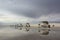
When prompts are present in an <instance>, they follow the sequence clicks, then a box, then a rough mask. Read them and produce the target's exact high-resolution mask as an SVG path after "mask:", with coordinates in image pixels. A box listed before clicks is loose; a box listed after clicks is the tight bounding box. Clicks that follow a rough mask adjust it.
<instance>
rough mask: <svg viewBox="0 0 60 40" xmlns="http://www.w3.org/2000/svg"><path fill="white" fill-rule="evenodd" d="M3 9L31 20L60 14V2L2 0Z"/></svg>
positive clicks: (53, 0)
mask: <svg viewBox="0 0 60 40" xmlns="http://www.w3.org/2000/svg"><path fill="white" fill-rule="evenodd" d="M0 1H1V4H2V5H1V7H0V8H3V9H7V10H9V11H12V12H15V14H17V15H20V14H22V15H24V16H27V17H31V18H38V17H40V16H42V15H49V14H52V13H53V14H56V13H57V14H58V13H60V0H5V1H4V0H0Z"/></svg>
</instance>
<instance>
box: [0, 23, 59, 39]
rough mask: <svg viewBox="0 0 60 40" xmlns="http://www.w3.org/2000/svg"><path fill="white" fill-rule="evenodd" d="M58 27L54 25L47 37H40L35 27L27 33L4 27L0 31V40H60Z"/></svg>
mask: <svg viewBox="0 0 60 40" xmlns="http://www.w3.org/2000/svg"><path fill="white" fill-rule="evenodd" d="M34 25H35V24H34ZM59 26H60V25H59V24H55V27H54V28H52V30H51V31H50V34H49V35H47V36H40V33H39V32H38V29H37V28H36V27H37V26H34V27H31V29H30V31H29V32H27V31H25V29H24V28H23V30H19V29H15V28H13V27H4V28H2V29H0V40H60V27H59Z"/></svg>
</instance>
